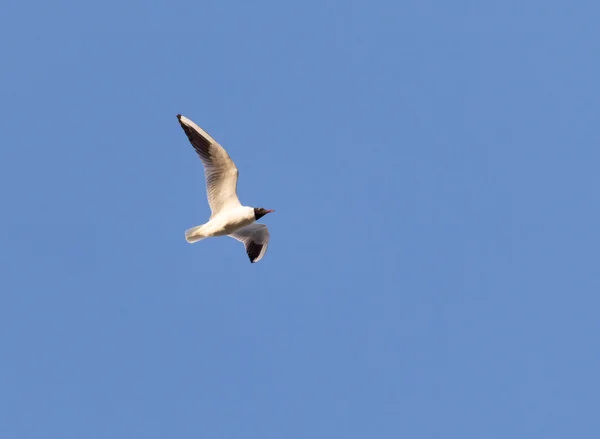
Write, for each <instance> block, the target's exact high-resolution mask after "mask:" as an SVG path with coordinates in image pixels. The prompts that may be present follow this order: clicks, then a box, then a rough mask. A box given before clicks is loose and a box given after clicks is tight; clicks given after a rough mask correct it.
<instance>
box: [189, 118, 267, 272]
mask: <svg viewBox="0 0 600 439" xmlns="http://www.w3.org/2000/svg"><path fill="white" fill-rule="evenodd" d="M177 119H178V120H179V123H180V124H181V128H183V131H184V132H185V134H186V135H187V137H188V139H189V141H190V143H191V144H192V146H193V147H194V149H195V150H196V153H197V154H198V156H199V157H200V160H201V161H202V164H203V165H204V176H205V177H206V194H207V197H208V204H209V206H210V210H211V212H212V214H211V216H210V219H209V221H208V222H207V223H205V224H201V225H199V226H196V227H192V228H191V229H188V230H186V231H185V239H186V240H187V242H189V243H194V242H198V241H200V240H202V239H205V238H209V237H211V236H230V237H232V238H234V239H237V240H238V241H240V242H242V243H243V244H244V247H245V248H246V253H247V254H248V257H249V258H250V262H252V263H254V262H258V261H260V260H261V259H262V258H263V256H264V255H265V253H266V252H267V246H268V245H269V229H267V226H266V225H264V224H258V223H257V222H256V221H257V220H258V219H259V218H262V217H263V216H265V215H266V214H268V213H271V212H274V210H267V209H263V208H262V207H249V206H242V203H240V200H239V199H238V196H237V193H236V189H237V180H238V174H239V172H238V170H237V168H236V167H235V164H234V163H233V160H231V158H230V157H229V155H228V154H227V152H226V151H225V149H224V148H223V147H222V146H221V145H220V144H219V143H218V142H217V141H216V140H215V139H213V138H212V137H211V136H210V135H209V134H208V133H207V132H206V131H204V130H203V129H202V128H200V127H199V126H198V125H196V124H195V123H194V122H192V121H191V120H190V119H188V118H187V117H185V116H182V115H181V114H178V115H177Z"/></svg>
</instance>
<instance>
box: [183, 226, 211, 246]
mask: <svg viewBox="0 0 600 439" xmlns="http://www.w3.org/2000/svg"><path fill="white" fill-rule="evenodd" d="M201 229H202V226H196V227H192V228H191V229H187V230H186V231H185V239H186V241H187V242H189V243H190V244H193V243H194V242H198V241H201V240H203V239H204V238H206V236H205V235H204V234H203V233H202V230H201Z"/></svg>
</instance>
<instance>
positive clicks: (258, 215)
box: [254, 207, 275, 221]
mask: <svg viewBox="0 0 600 439" xmlns="http://www.w3.org/2000/svg"><path fill="white" fill-rule="evenodd" d="M271 212H275V211H274V210H267V209H263V208H262V207H255V208H254V218H255V219H256V220H257V221H258V219H259V218H262V217H263V216H265V215H266V214H267V213H271Z"/></svg>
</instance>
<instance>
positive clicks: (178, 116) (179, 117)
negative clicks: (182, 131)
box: [177, 114, 181, 122]
mask: <svg viewBox="0 0 600 439" xmlns="http://www.w3.org/2000/svg"><path fill="white" fill-rule="evenodd" d="M177 120H178V121H180V122H181V114H178V115H177Z"/></svg>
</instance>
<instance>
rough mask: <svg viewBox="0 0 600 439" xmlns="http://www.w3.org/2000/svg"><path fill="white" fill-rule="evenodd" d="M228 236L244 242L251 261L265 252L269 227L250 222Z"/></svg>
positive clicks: (258, 258) (261, 256)
mask: <svg viewBox="0 0 600 439" xmlns="http://www.w3.org/2000/svg"><path fill="white" fill-rule="evenodd" d="M229 236H231V237H232V238H234V239H237V240H238V241H241V242H243V243H244V246H245V247H246V253H247V254H248V257H249V258H250V262H252V263H254V262H258V261H260V260H261V259H262V258H263V256H264V255H265V253H266V252H267V246H268V245H269V229H267V226H265V225H264V224H258V223H253V224H250V225H249V226H246V227H242V228H241V229H240V230H238V231H237V232H235V233H232V234H231V235H229Z"/></svg>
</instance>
